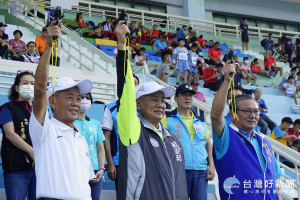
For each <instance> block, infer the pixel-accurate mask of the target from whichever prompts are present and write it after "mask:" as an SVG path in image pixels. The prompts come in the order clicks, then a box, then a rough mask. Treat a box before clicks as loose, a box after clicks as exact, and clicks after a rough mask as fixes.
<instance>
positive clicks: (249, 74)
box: [241, 57, 257, 85]
mask: <svg viewBox="0 0 300 200" xmlns="http://www.w3.org/2000/svg"><path fill="white" fill-rule="evenodd" d="M243 61H244V63H243V64H242V66H241V67H242V70H243V72H244V73H245V74H246V79H247V84H248V85H249V84H251V85H256V80H257V77H256V76H255V75H254V74H253V73H252V71H251V68H250V66H249V58H248V57H244V59H243ZM251 80H253V83H251Z"/></svg>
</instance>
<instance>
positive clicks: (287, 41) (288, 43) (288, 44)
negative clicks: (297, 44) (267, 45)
mask: <svg viewBox="0 0 300 200" xmlns="http://www.w3.org/2000/svg"><path fill="white" fill-rule="evenodd" d="M281 41H282V51H283V52H284V53H286V54H287V56H288V58H287V61H288V62H289V64H290V67H293V63H292V53H293V44H292V39H291V38H287V37H286V36H282V37H281Z"/></svg>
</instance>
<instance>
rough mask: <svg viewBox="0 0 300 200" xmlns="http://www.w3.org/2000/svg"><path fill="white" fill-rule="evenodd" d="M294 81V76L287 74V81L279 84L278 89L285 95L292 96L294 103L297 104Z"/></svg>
mask: <svg viewBox="0 0 300 200" xmlns="http://www.w3.org/2000/svg"><path fill="white" fill-rule="evenodd" d="M294 81H295V78H294V77H293V76H289V78H288V81H287V83H284V84H282V85H281V86H280V90H281V92H282V93H283V94H285V95H286V96H288V97H292V98H294V101H295V104H296V105H298V100H297V88H296V86H295V85H294Z"/></svg>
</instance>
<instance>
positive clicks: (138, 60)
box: [134, 47, 157, 68]
mask: <svg viewBox="0 0 300 200" xmlns="http://www.w3.org/2000/svg"><path fill="white" fill-rule="evenodd" d="M145 53H146V49H145V48H144V47H142V48H140V49H139V50H138V52H137V54H136V56H135V57H134V64H135V66H148V65H147V61H148V59H149V56H146V57H145V56H144V55H145ZM149 67H152V68H156V67H157V64H153V65H151V66H149Z"/></svg>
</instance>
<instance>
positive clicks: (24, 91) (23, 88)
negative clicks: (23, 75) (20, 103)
mask: <svg viewBox="0 0 300 200" xmlns="http://www.w3.org/2000/svg"><path fill="white" fill-rule="evenodd" d="M19 95H20V96H21V97H22V98H23V99H26V100H31V99H32V98H33V97H34V86H33V85H30V84H29V85H20V86H19Z"/></svg>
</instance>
